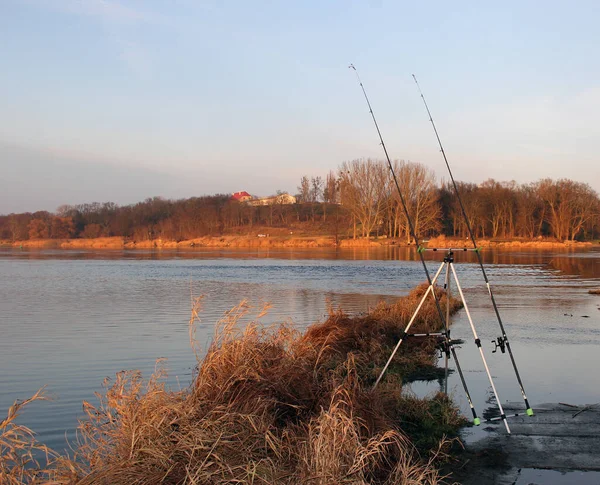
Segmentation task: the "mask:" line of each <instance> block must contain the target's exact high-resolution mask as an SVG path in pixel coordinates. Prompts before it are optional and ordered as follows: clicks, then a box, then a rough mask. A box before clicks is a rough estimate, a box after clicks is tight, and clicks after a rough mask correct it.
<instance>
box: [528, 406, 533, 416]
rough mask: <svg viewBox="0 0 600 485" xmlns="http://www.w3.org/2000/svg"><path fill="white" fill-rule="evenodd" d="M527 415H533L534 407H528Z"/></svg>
mask: <svg viewBox="0 0 600 485" xmlns="http://www.w3.org/2000/svg"><path fill="white" fill-rule="evenodd" d="M527 416H533V409H531V408H528V409H527Z"/></svg>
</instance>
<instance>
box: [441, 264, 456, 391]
mask: <svg viewBox="0 0 600 485" xmlns="http://www.w3.org/2000/svg"><path fill="white" fill-rule="evenodd" d="M444 289H445V290H446V320H445V321H444V334H445V335H444V338H445V340H446V345H447V346H449V345H450V263H449V262H448V263H446V282H445V284H444ZM448 353H449V352H448V350H446V351H445V352H444V394H446V395H447V394H448V360H449V355H448ZM454 360H456V357H455V358H454ZM457 368H458V361H457Z"/></svg>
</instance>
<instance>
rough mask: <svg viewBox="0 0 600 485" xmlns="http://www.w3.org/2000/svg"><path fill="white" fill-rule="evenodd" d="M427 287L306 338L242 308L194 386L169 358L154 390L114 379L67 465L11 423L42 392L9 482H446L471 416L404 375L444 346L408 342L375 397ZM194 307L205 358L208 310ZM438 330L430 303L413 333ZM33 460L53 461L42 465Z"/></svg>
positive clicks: (3, 441)
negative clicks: (174, 372) (169, 373)
mask: <svg viewBox="0 0 600 485" xmlns="http://www.w3.org/2000/svg"><path fill="white" fill-rule="evenodd" d="M425 288H426V287H425ZM423 291H424V288H423V287H418V288H416V289H415V290H414V291H413V292H411V293H410V294H409V295H408V296H407V297H405V298H401V299H400V300H399V301H398V302H397V303H395V304H394V305H384V304H380V305H378V306H377V307H376V308H375V309H373V310H372V311H371V312H369V313H368V314H367V315H361V316H349V315H346V314H344V313H343V312H342V311H333V310H332V311H331V312H330V314H329V316H328V318H327V319H326V320H325V321H324V322H322V323H319V324H316V325H313V326H311V327H309V328H308V329H307V331H306V332H304V333H300V332H299V331H297V330H295V329H293V328H291V327H290V326H288V325H276V326H264V325H261V324H260V318H261V317H262V316H263V315H264V313H265V312H266V311H267V310H268V308H267V307H265V308H261V309H259V310H258V311H255V312H254V313H253V309H252V308H251V306H250V305H249V304H248V302H246V301H243V302H241V303H240V304H239V305H237V306H236V307H234V308H233V309H231V310H230V311H229V312H227V313H226V314H225V315H224V316H223V318H222V320H221V321H219V322H218V323H217V325H216V331H215V337H214V339H213V342H212V344H211V346H210V348H209V349H208V351H207V353H206V355H205V356H204V357H203V358H200V357H199V352H197V354H196V355H197V356H198V366H197V372H196V375H195V377H194V380H193V382H192V383H191V385H190V387H189V388H187V389H184V390H182V391H172V390H170V389H168V388H167V387H166V385H165V379H164V378H165V367H164V362H162V361H158V362H157V366H156V370H155V372H154V374H153V375H152V376H151V377H150V379H149V380H147V381H145V380H143V379H142V376H141V374H140V373H139V372H137V371H123V372H120V373H118V374H117V375H116V377H115V379H114V380H107V381H105V383H104V386H105V392H104V393H102V394H100V393H99V394H98V395H97V398H98V404H95V405H93V404H91V403H89V402H84V403H83V405H84V411H85V414H86V417H85V419H83V420H82V421H81V423H80V425H79V428H78V443H77V445H76V446H74V448H73V449H74V451H73V453H72V454H71V455H70V456H66V455H58V454H55V453H52V452H50V450H47V449H46V448H45V447H44V446H43V445H41V444H38V443H37V442H36V441H35V439H34V437H33V433H32V432H31V431H30V430H28V429H27V428H25V427H22V426H19V425H16V424H15V423H14V419H15V417H16V415H17V413H18V410H19V409H20V407H22V406H23V405H25V404H27V402H30V401H32V400H36V399H43V394H42V393H41V392H38V393H37V394H36V395H35V396H33V397H32V398H31V399H29V400H28V401H25V402H23V403H20V404H19V405H16V406H17V407H16V408H15V407H14V406H13V408H11V411H9V416H8V417H7V419H6V420H4V421H3V422H2V425H1V427H0V432H1V433H2V434H1V435H0V447H1V448H0V451H1V454H0V483H8V484H10V485H12V484H17V483H31V484H41V483H44V484H57V485H58V484H65V485H66V484H79V485H87V484H90V485H91V484H116V483H123V484H160V483H164V484H173V485H176V484H177V485H178V484H198V485H199V484H242V483H244V484H246V483H247V484H284V485H286V484H289V485H292V484H299V483H302V484H305V483H306V484H315V485H326V484H332V483H335V484H344V485H359V484H360V485H362V484H378V485H387V484H389V485H391V484H405V485H413V484H437V483H442V482H443V480H444V477H442V476H440V473H439V472H438V469H437V468H438V464H439V463H440V462H441V461H443V460H445V459H446V458H447V450H448V448H449V447H450V446H451V443H452V436H455V435H456V433H457V431H458V429H459V428H460V427H461V426H463V425H464V420H463V418H461V417H460V415H459V413H458V410H457V409H456V407H455V406H454V404H453V403H452V402H451V401H450V400H449V399H448V398H447V397H446V396H444V395H441V394H440V395H436V396H433V397H431V398H426V399H417V398H415V397H410V396H408V397H407V396H406V395H405V393H402V392H401V386H402V380H403V374H404V373H405V372H409V371H410V370H411V369H412V368H415V367H419V366H422V365H431V364H433V363H434V362H435V355H434V353H435V342H433V341H430V340H428V339H420V340H419V341H412V340H409V341H408V342H407V345H406V348H403V349H402V352H401V353H400V355H399V356H398V357H396V358H395V361H394V366H393V367H392V369H393V371H392V372H390V373H389V375H388V376H387V377H386V378H385V379H384V380H383V381H382V383H381V384H380V386H378V388H377V389H376V390H375V391H373V390H372V383H373V381H374V378H375V377H376V375H377V373H378V371H380V369H381V368H382V367H383V365H384V363H385V360H387V358H388V356H389V355H390V351H391V348H392V347H393V346H394V345H395V343H396V341H397V338H398V337H399V335H400V332H401V330H402V329H403V328H404V326H405V325H406V322H407V321H408V319H409V318H410V316H411V314H412V312H413V311H414V309H415V308H416V305H417V304H418V301H419V299H420V296H421V295H422V294H423ZM438 293H439V294H441V290H439V291H438ZM444 298H445V296H444V295H442V304H445V303H444ZM192 303H193V305H192V307H193V310H192V318H191V321H190V340H191V343H192V347H193V348H194V349H195V351H196V349H197V348H198V346H197V345H196V342H195V333H194V323H195V321H196V319H197V318H198V315H199V312H200V303H201V300H200V299H196V300H194V299H193V300H192ZM452 309H453V311H456V310H457V309H458V304H457V303H456V302H455V301H452ZM442 325H443V324H442V322H440V321H439V318H438V317H437V313H436V312H435V307H434V306H433V303H432V302H431V303H427V304H426V305H424V307H423V309H422V312H421V315H420V317H419V319H418V321H417V322H416V323H415V330H418V331H426V330H428V331H435V330H439V329H440V328H441V326H442ZM33 450H43V451H44V452H45V453H46V454H47V465H45V466H43V467H41V466H40V464H39V463H38V462H37V461H35V460H34V459H33V457H34V455H33V454H32V453H33Z"/></svg>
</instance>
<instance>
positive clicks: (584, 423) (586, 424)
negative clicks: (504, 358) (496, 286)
mask: <svg viewBox="0 0 600 485" xmlns="http://www.w3.org/2000/svg"><path fill="white" fill-rule="evenodd" d="M533 409H534V412H535V415H534V416H531V417H530V416H519V417H513V418H509V419H508V423H509V426H510V428H511V431H512V433H511V434H510V435H509V434H507V433H506V430H505V428H504V425H503V424H502V422H501V421H494V422H493V423H484V425H483V426H485V430H486V431H488V432H489V436H487V437H485V438H483V439H480V440H478V441H475V442H473V443H469V444H468V445H467V450H468V452H469V453H471V454H472V455H473V456H474V457H475V458H474V459H473V460H472V461H477V458H478V457H483V458H485V457H486V456H487V455H489V454H490V453H499V454H501V455H502V457H503V460H502V464H501V465H500V463H498V466H496V467H495V466H491V467H488V466H486V465H485V464H484V465H482V466H481V467H479V466H477V464H476V463H471V467H472V469H473V472H472V473H470V474H469V475H471V476H469V477H467V478H466V479H465V480H464V481H463V482H462V483H464V484H471V483H478V484H485V483H490V484H491V483H494V484H514V483H517V478H518V476H519V473H520V470H521V469H523V470H525V469H547V470H558V471H572V470H586V471H590V472H593V471H600V404H591V405H587V406H571V405H568V404H562V403H547V404H541V405H538V406H534V408H533ZM504 410H505V413H506V414H507V415H508V414H511V413H515V412H516V413H521V412H523V411H524V406H523V403H508V404H507V405H505V406H504ZM490 412H491V413H493V412H494V410H493V409H491V410H490ZM594 475H595V474H594ZM596 478H597V477H596ZM565 483H566V482H565Z"/></svg>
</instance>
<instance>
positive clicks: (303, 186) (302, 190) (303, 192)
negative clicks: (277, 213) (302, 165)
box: [298, 175, 310, 203]
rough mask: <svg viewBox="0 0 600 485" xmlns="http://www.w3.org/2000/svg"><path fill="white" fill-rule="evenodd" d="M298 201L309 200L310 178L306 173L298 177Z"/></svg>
mask: <svg viewBox="0 0 600 485" xmlns="http://www.w3.org/2000/svg"><path fill="white" fill-rule="evenodd" d="M298 199H299V200H298V202H300V203H302V202H310V180H309V179H308V176H307V175H304V176H303V177H302V178H301V179H300V185H298Z"/></svg>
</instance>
